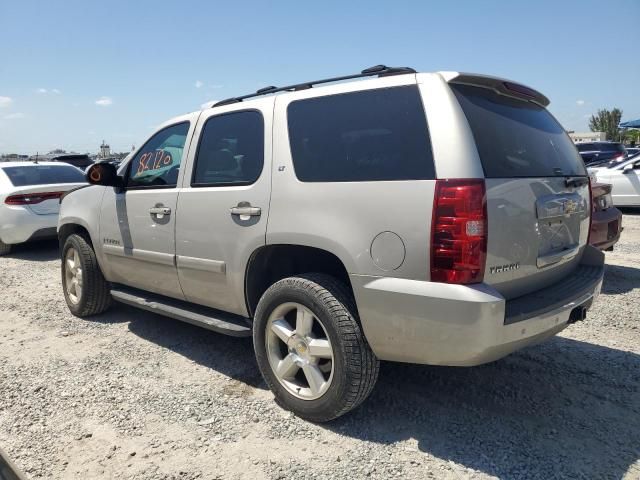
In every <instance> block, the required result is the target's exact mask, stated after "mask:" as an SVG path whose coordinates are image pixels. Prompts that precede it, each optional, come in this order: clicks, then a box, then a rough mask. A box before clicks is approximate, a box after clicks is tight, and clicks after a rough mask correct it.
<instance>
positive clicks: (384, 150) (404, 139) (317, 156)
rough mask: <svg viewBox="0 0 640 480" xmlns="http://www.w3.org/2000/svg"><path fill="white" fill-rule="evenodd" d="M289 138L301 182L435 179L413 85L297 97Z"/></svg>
mask: <svg viewBox="0 0 640 480" xmlns="http://www.w3.org/2000/svg"><path fill="white" fill-rule="evenodd" d="M288 121H289V140H290V143H291V154H292V156H293V165H294V168H295V172H296V175H297V177H298V178H299V179H300V180H302V181H303V182H361V181H373V180H425V179H433V178H435V172H434V166H433V158H432V155H431V146H430V143H429V132H428V129H427V122H426V118H425V114H424V109H423V107H422V102H421V100H420V95H419V92H418V88H417V87H415V86H411V87H396V88H387V89H380V90H368V91H362V92H355V93H345V94H341V95H331V96H327V97H319V98H312V99H309V100H298V101H295V102H292V103H291V104H290V105H289V107H288Z"/></svg>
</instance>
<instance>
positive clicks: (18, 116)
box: [4, 112, 26, 120]
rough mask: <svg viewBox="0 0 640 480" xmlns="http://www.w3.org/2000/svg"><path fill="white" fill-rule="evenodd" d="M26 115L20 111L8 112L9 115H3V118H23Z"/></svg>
mask: <svg viewBox="0 0 640 480" xmlns="http://www.w3.org/2000/svg"><path fill="white" fill-rule="evenodd" d="M25 116H26V115H25V114H24V113H22V112H16V113H10V114H9V115H5V116H4V119H5V120H14V119H16V118H24V117H25Z"/></svg>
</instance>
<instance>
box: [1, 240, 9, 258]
mask: <svg viewBox="0 0 640 480" xmlns="http://www.w3.org/2000/svg"><path fill="white" fill-rule="evenodd" d="M10 252H11V245H7V244H6V243H4V242H3V241H2V240H0V255H7V254H9V253H10Z"/></svg>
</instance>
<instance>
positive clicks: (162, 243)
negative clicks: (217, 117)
mask: <svg viewBox="0 0 640 480" xmlns="http://www.w3.org/2000/svg"><path fill="white" fill-rule="evenodd" d="M194 115H195V116H194ZM194 115H189V116H186V117H185V118H184V120H183V121H179V122H178V123H174V124H172V125H169V126H168V127H165V128H163V129H161V130H160V131H159V132H157V133H156V134H154V135H153V136H152V137H151V138H150V139H149V140H148V141H147V142H146V143H145V144H144V146H143V147H142V148H141V149H140V150H139V151H138V152H137V153H136V155H135V156H134V157H133V158H132V159H131V161H130V162H128V165H127V166H126V169H125V185H126V186H125V188H124V190H123V191H121V192H117V191H116V190H115V189H107V191H106V192H105V195H104V197H103V200H102V212H101V215H100V238H101V241H102V243H103V244H102V249H103V252H104V254H105V258H106V260H107V268H106V272H105V273H107V276H108V278H109V280H110V281H112V282H115V283H122V284H124V285H128V286H131V287H137V288H141V289H144V290H148V291H151V292H155V293H160V294H164V295H168V296H170V297H174V298H184V296H183V294H182V290H181V289H180V283H179V282H178V274H177V271H176V266H175V225H176V220H175V219H176V207H177V203H178V188H177V186H178V180H179V179H180V178H181V176H182V174H181V173H182V170H181V165H182V164H183V156H186V152H187V150H188V146H189V139H190V138H191V135H192V134H193V129H194V128H195V121H196V120H197V114H194ZM183 154H184V155H183Z"/></svg>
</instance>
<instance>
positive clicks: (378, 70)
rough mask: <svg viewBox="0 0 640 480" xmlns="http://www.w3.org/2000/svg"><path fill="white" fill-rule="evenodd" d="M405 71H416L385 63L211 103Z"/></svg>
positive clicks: (216, 104)
mask: <svg viewBox="0 0 640 480" xmlns="http://www.w3.org/2000/svg"><path fill="white" fill-rule="evenodd" d="M405 73H416V71H415V70H414V69H413V68H410V67H387V66H386V65H375V66H373V67H369V68H365V69H364V70H362V71H361V72H360V73H356V74H354V75H345V76H343V77H333V78H325V79H323V80H314V81H313V82H304V83H297V84H295V85H288V86H286V87H274V86H273V85H271V86H268V87H264V88H261V89H260V90H258V91H256V92H255V93H249V94H248V95H241V96H239V97H231V98H227V99H225V100H220V101H219V102H216V103H214V104H213V105H212V108H213V107H220V106H222V105H230V104H232V103H238V102H242V101H243V100H245V99H247V98H253V97H259V96H261V95H268V94H270V93H277V92H294V91H297V90H305V89H307V88H312V87H313V86H314V85H319V84H322V83H332V82H340V81H342V80H351V79H353V78H364V77H375V76H378V77H384V76H387V75H402V74H405Z"/></svg>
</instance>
